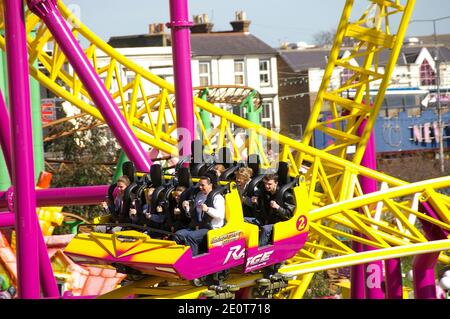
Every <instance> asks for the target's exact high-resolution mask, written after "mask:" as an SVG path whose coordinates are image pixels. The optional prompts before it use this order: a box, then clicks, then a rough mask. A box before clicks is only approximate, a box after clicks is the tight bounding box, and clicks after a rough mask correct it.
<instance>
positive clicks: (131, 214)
mask: <svg viewBox="0 0 450 319" xmlns="http://www.w3.org/2000/svg"><path fill="white" fill-rule="evenodd" d="M136 215H137V210H136V209H135V208H130V217H131V216H136Z"/></svg>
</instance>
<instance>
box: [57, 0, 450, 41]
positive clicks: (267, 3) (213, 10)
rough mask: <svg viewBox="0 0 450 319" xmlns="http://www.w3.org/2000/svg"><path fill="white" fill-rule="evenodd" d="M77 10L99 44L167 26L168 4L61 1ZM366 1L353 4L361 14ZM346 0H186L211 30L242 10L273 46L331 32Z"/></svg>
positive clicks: (430, 5)
mask: <svg viewBox="0 0 450 319" xmlns="http://www.w3.org/2000/svg"><path fill="white" fill-rule="evenodd" d="M63 1H64V3H65V4H66V5H78V7H76V8H79V10H80V17H81V20H82V21H83V23H84V24H86V25H87V26H88V27H89V28H90V29H91V30H93V31H94V32H95V33H97V34H98V35H99V36H100V37H101V38H102V39H104V40H106V41H107V40H108V39H109V37H111V36H117V35H129V34H143V33H146V32H147V30H148V24H150V23H159V22H164V23H165V22H168V21H169V0H158V1H157V0H125V1H124V0H63ZM368 3H369V2H368V1H366V0H355V9H354V11H356V10H357V9H358V12H362V9H361V8H363V7H365V6H367V4H368ZM344 4H345V0H314V1H306V0H277V1H275V0H190V1H189V14H190V16H191V18H192V15H194V14H202V13H206V14H208V16H209V20H210V22H212V23H214V31H224V30H231V25H230V24H229V22H230V21H232V20H234V14H235V11H238V10H244V11H245V12H246V13H247V18H248V19H249V20H251V25H250V32H251V33H252V34H254V35H256V36H257V37H259V38H260V39H261V40H263V41H265V42H266V43H268V44H269V45H271V46H273V47H277V46H279V44H280V43H281V42H299V41H304V42H307V43H312V42H313V39H314V37H313V36H314V35H315V34H317V33H318V32H320V31H329V30H332V29H335V28H336V27H337V25H338V23H339V19H340V16H341V13H342V9H343V7H344ZM446 16H450V0H416V5H415V10H414V13H413V16H412V19H413V20H414V19H436V18H441V17H446ZM436 29H437V33H438V34H443V33H450V18H449V19H446V20H443V21H438V22H436ZM432 33H433V23H432V22H422V23H412V24H411V25H410V27H409V29H408V33H407V35H409V36H412V35H430V34H432Z"/></svg>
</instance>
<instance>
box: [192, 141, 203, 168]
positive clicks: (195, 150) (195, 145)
mask: <svg viewBox="0 0 450 319" xmlns="http://www.w3.org/2000/svg"><path fill="white" fill-rule="evenodd" d="M202 162H203V143H202V141H201V140H193V141H192V143H191V163H196V164H198V163H202Z"/></svg>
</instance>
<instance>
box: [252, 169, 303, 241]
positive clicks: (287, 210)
mask: <svg viewBox="0 0 450 319" xmlns="http://www.w3.org/2000/svg"><path fill="white" fill-rule="evenodd" d="M263 183H264V188H263V190H262V192H261V193H260V194H259V196H257V197H256V196H254V197H252V202H253V203H256V205H257V208H258V209H257V211H256V216H255V218H246V221H247V222H250V223H252V224H256V225H258V226H260V227H261V231H260V234H259V246H264V245H267V244H268V243H269V242H270V240H271V239H272V232H273V224H275V223H277V222H281V221H285V220H288V219H290V218H291V217H292V214H293V212H294V209H295V201H294V197H293V196H292V194H290V193H286V194H285V196H283V197H284V198H281V196H280V194H279V192H280V187H279V186H278V175H277V174H268V175H266V176H264V178H263Z"/></svg>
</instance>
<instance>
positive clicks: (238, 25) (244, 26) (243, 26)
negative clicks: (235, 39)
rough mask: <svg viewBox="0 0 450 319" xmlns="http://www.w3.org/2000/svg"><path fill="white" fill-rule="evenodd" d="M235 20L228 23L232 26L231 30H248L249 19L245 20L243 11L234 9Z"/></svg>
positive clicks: (245, 16)
mask: <svg viewBox="0 0 450 319" xmlns="http://www.w3.org/2000/svg"><path fill="white" fill-rule="evenodd" d="M235 18H236V20H235V21H231V22H230V24H231V26H232V27H233V32H249V26H250V22H251V21H250V20H247V15H246V13H245V11H236V14H235Z"/></svg>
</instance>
